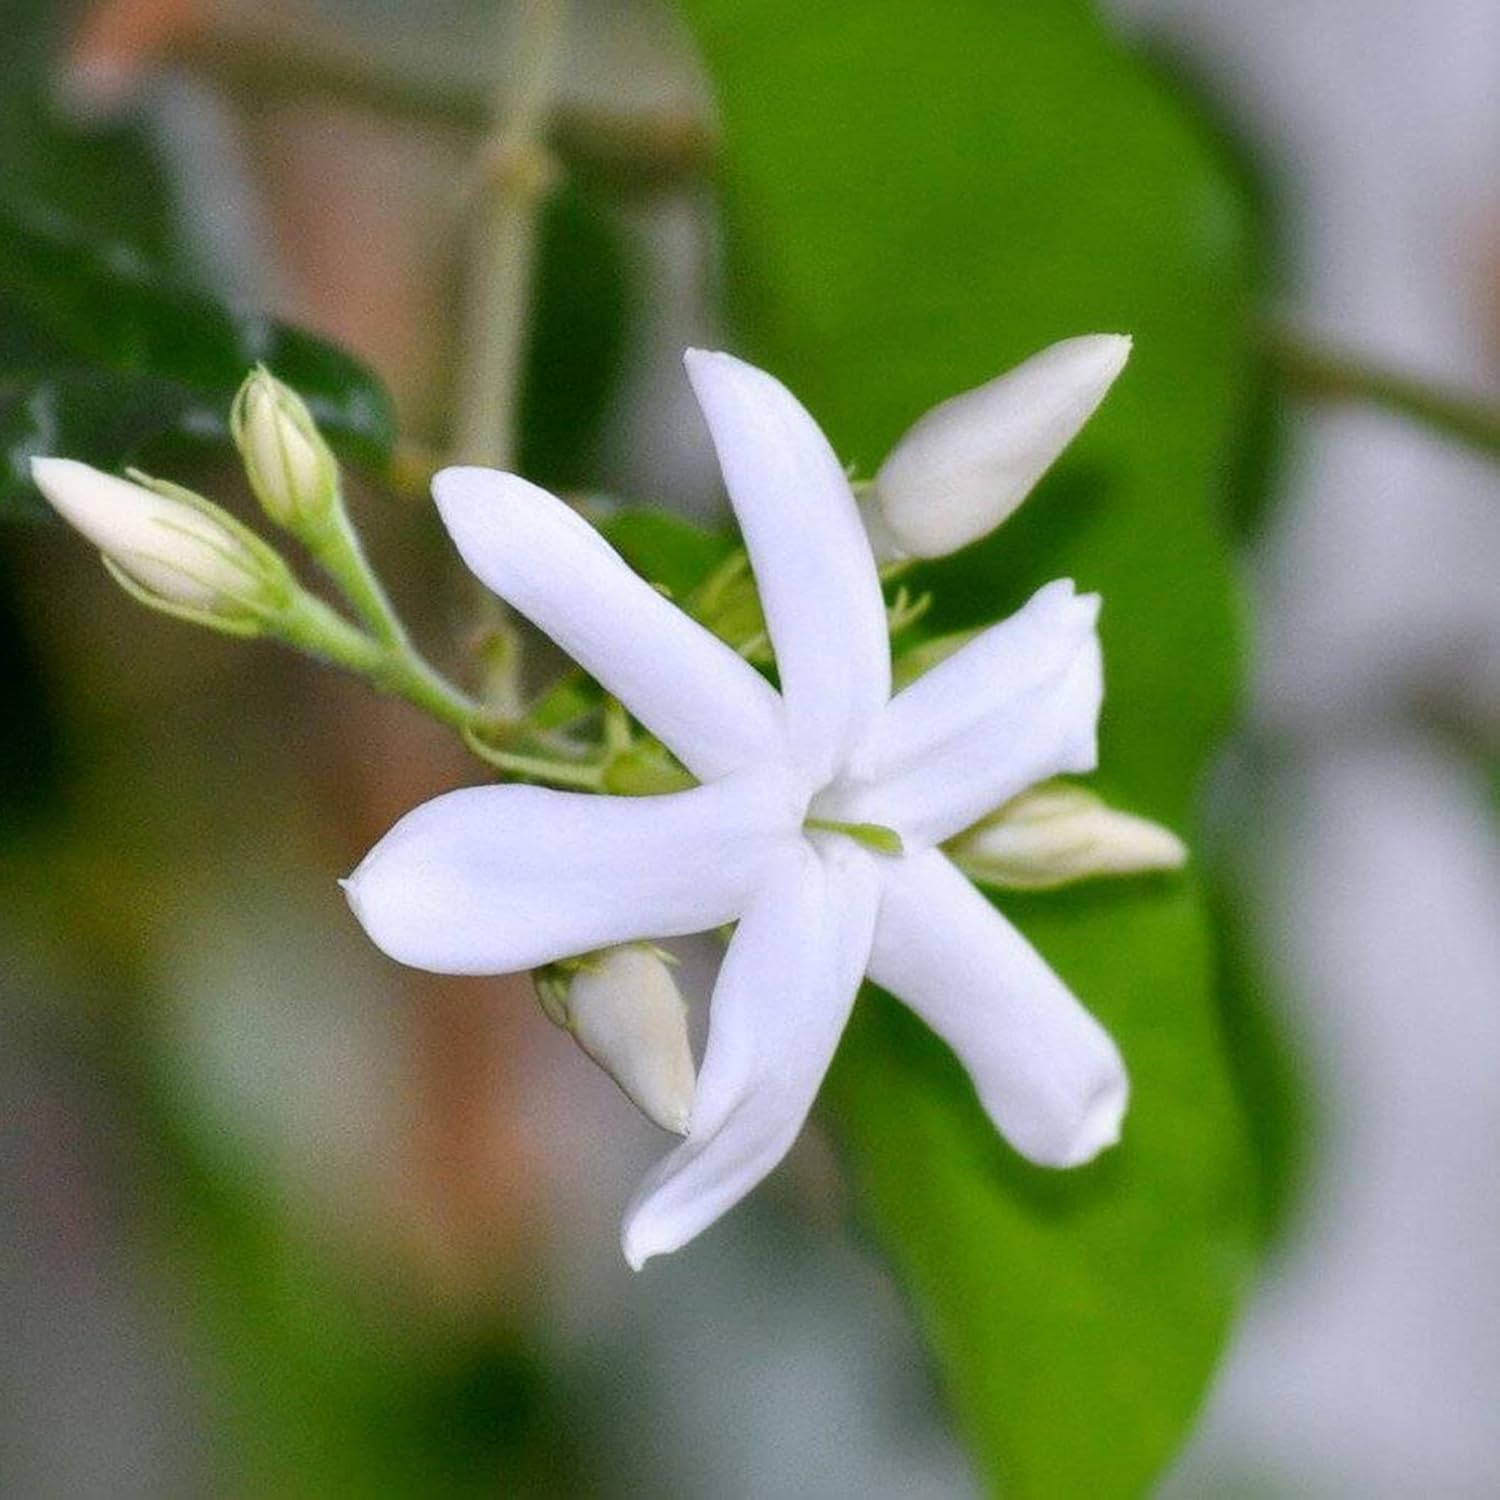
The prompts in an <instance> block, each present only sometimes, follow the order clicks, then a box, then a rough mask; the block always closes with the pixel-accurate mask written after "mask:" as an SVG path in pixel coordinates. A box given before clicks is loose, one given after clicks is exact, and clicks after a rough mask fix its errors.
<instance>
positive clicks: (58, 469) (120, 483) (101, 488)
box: [31, 458, 295, 635]
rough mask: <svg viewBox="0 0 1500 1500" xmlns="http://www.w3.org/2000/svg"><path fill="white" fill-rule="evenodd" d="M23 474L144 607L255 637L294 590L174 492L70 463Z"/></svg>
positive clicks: (265, 555) (266, 559)
mask: <svg viewBox="0 0 1500 1500" xmlns="http://www.w3.org/2000/svg"><path fill="white" fill-rule="evenodd" d="M31 473H32V478H33V479H34V480H35V481H36V486H37V488H38V489H39V490H40V491H41V492H42V494H43V495H44V496H45V497H46V499H47V501H48V503H49V504H50V505H51V506H52V508H53V509H54V510H55V511H56V512H57V513H58V515H59V516H61V517H62V518H63V520H65V521H66V522H67V523H68V524H69V525H70V526H72V527H73V528H74V530H76V531H78V532H80V533H81V534H82V535H83V536H84V537H86V538H87V539H88V540H89V541H90V542H92V543H93V544H94V546H96V547H97V548H98V549H99V551H100V553H101V554H102V556H103V558H104V562H105V565H106V567H108V568H109V570H110V572H111V573H112V574H113V576H114V577H115V579H116V580H117V581H118V582H119V584H120V585H121V587H122V588H124V589H125V590H126V591H127V592H128V593H130V594H131V595H132V597H134V598H135V599H137V600H139V601H140V602H141V603H142V604H145V605H146V606H148V607H149V608H152V609H156V610H159V611H161V612H162V613H165V614H171V615H176V616H178V617H179V618H184V619H188V620H192V621H194V622H195V623H197V624H201V625H208V626H211V627H213V628H215V629H218V630H223V631H226V632H229V633H231V634H236V635H254V634H258V633H259V632H260V631H261V630H262V629H263V628H264V627H265V625H266V622H267V621H268V619H270V618H271V617H273V616H274V615H276V614H277V613H278V612H279V611H281V610H282V609H284V608H285V606H286V604H287V601H288V600H289V599H290V598H291V596H292V594H293V593H294V591H295V584H294V582H293V580H292V577H291V574H290V572H289V571H288V569H287V567H286V564H285V563H284V562H283V561H282V560H281V558H280V557H278V556H277V555H276V553H275V552H274V551H272V549H271V548H269V547H268V546H266V544H265V543H264V542H262V541H261V540H260V539H259V538H258V537H256V536H255V535H254V533H253V532H250V531H248V530H247V529H246V528H245V527H243V526H242V525H240V523H239V522H238V521H236V520H235V519H234V517H233V516H231V515H229V514H228V513H227V512H225V511H222V510H220V509H219V507H218V506H216V505H213V504H211V503H210V502H209V501H207V500H205V499H204V498H203V497H202V496H201V495H195V494H194V493H193V492H192V491H191V490H186V489H183V488H182V487H181V486H180V485H174V484H169V483H167V482H166V481H165V480H156V479H149V478H147V477H146V476H145V475H142V474H132V477H131V478H130V479H120V478H118V477H116V476H115V475H113V474H106V473H103V472H102V471H101V470H99V469H95V468H92V467H90V466H89V465H88V464H84V463H79V462H77V461H76V460H74V459H70V458H34V459H32V461H31Z"/></svg>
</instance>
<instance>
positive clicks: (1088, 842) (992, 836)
mask: <svg viewBox="0 0 1500 1500" xmlns="http://www.w3.org/2000/svg"><path fill="white" fill-rule="evenodd" d="M948 853H949V854H950V855H952V857H953V859H954V862H955V863H956V864H957V865H958V866H959V868H960V869H962V870H963V871H964V873H965V874H966V875H968V876H969V877H970V878H971V879H973V880H977V881H979V882H980V883H981V884H985V885H996V886H1006V887H1010V888H1012V889H1020V890H1044V889H1047V888H1050V887H1053V886H1060V885H1070V884H1072V883H1073V882H1075V881H1080V880H1095V879H1098V878H1100V877H1104V876H1120V875H1145V874H1150V873H1152V872H1154V871H1162V870H1179V869H1181V868H1182V866H1183V865H1185V864H1186V863H1187V857H1188V850H1187V845H1186V844H1184V843H1183V842H1182V840H1181V839H1180V838H1178V837H1177V835H1176V834H1175V833H1173V832H1172V830H1171V829H1170V828H1163V827H1162V825H1161V824H1160V823H1153V822H1152V821H1151V820H1150V819H1149V818H1141V817H1137V816H1136V815H1135V814H1134V813H1127V812H1120V811H1119V810H1118V809H1116V808H1113V807H1110V806H1109V805H1108V803H1106V802H1105V801H1104V799H1103V798H1102V797H1099V796H1098V795H1096V794H1095V793H1094V792H1091V791H1089V790H1087V789H1086V788H1084V787H1081V786H1074V785H1072V784H1071V783H1069V782H1062V781H1052V782H1044V783H1043V784H1042V785H1041V786H1037V787H1033V788H1032V789H1031V790H1030V791H1029V792H1023V793H1022V794H1021V795H1020V796H1019V797H1015V798H1013V799H1012V800H1011V801H1009V802H1007V803H1006V804H1005V806H1004V807H1002V808H1000V809H999V811H997V812H994V813H991V814H990V816H989V817H987V818H985V819H984V820H983V821H982V822H979V823H977V824H975V825H974V827H973V828H970V829H968V830H967V831H966V832H964V833H962V834H960V835H959V836H958V838H956V839H954V840H953V841H952V843H950V844H949V845H948Z"/></svg>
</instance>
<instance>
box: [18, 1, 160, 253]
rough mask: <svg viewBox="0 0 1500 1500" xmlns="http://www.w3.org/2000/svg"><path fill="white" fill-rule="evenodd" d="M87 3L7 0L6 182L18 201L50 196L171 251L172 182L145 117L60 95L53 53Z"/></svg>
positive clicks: (75, 217)
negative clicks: (105, 118) (85, 117)
mask: <svg viewBox="0 0 1500 1500" xmlns="http://www.w3.org/2000/svg"><path fill="white" fill-rule="evenodd" d="M82 9H83V7H82V6H81V5H79V4H77V3H59V0H5V8H4V16H5V87H4V88H3V89H0V183H3V184H4V191H5V196H6V198H7V199H8V200H9V201H11V202H15V203H35V204H46V205H47V206H48V207H49V208H51V209H52V210H54V211H55V212H58V213H63V214H66V215H67V216H68V218H69V220H70V221H72V222H74V223H77V224H80V225H84V226H86V227H87V228H88V230H89V231H90V232H91V233H94V234H100V235H107V236H108V237H109V238H111V239H113V240H116V241H120V242H122V243H128V244H130V245H132V246H134V247H135V248H136V249H138V250H140V251H143V252H145V253H148V254H150V255H152V256H153V257H155V258H159V259H162V260H166V259H167V258H168V257H169V255H170V241H171V235H170V233H169V230H170V215H169V213H168V210H167V204H168V191H167V186H166V182H165V180H164V176H163V174H162V172H161V171H160V170H159V168H158V165H157V163H156V161H155V159H154V157H153V154H152V152H151V151H150V150H149V148H148V146H147V143H146V140H145V132H144V131H143V130H142V129H141V128H140V126H139V117H138V116H136V117H133V118H132V119H130V120H128V121H113V122H109V123H101V122H99V121H91V122H89V123H87V124H84V123H82V122H80V121H78V120H75V119H70V118H69V117H68V116H67V114H66V112H65V111H64V110H63V108H62V107H61V105H60V104H59V102H58V100H57V99H56V97H55V96H56V92H57V90H56V86H55V80H54V59H55V58H57V57H58V56H60V55H61V53H62V52H63V50H64V48H65V45H66V39H67V35H68V32H69V30H70V29H71V27H72V26H73V24H74V23H75V22H76V21H77V19H78V17H79V15H80V13H81V11H82Z"/></svg>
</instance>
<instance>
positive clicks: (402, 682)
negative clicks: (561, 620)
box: [266, 591, 484, 733]
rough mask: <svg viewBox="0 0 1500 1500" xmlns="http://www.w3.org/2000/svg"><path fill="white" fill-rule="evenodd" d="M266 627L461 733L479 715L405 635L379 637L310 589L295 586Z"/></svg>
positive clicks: (475, 706) (475, 705) (478, 708)
mask: <svg viewBox="0 0 1500 1500" xmlns="http://www.w3.org/2000/svg"><path fill="white" fill-rule="evenodd" d="M266 628H267V632H268V633H269V634H272V635H275V636H277V637H278V638H279V639H280V640H282V641H284V642H285V643H286V644H287V645H289V646H292V647H294V648H295V649H296V650H298V651H301V652H303V653H304V654H306V655H308V656H313V657H316V658H317V659H318V660H320V661H325V662H329V663H331V664H332V665H334V666H338V667H343V668H344V669H345V671H348V672H352V673H353V674H354V675H355V676H356V677H362V678H364V679H365V681H366V682H368V683H370V684H371V686H372V687H375V688H377V689H379V690H380V691H381V692H383V693H389V694H390V695H391V696H392V697H394V698H403V699H405V700H406V702H408V703H410V704H411V705H412V706H413V707H414V708H419V709H421V711H422V712H423V713H425V714H427V715H429V716H430V717H431V718H434V719H436V720H437V721H438V722H439V723H440V724H446V725H447V726H448V727H449V728H450V729H456V730H458V731H459V732H460V733H462V732H463V731H464V730H465V729H467V728H468V727H469V726H471V725H472V724H474V723H475V721H476V720H478V719H479V718H480V717H481V716H482V715H483V712H484V711H483V709H482V708H481V706H480V705H479V704H478V703H476V702H475V701H474V700H473V699H472V698H470V697H469V696H468V695H467V694H466V693H463V692H461V691H460V690H459V689H458V688H456V687H454V685H453V684H452V683H451V682H449V681H448V680H447V678H445V677H444V676H443V675H442V674H441V673H440V672H438V671H437V669H436V668H434V667H433V666H431V665H430V664H429V663H427V662H426V661H424V660H423V659H422V657H420V656H419V655H418V654H417V653H416V652H415V651H414V650H412V648H411V646H410V644H408V643H407V642H406V641H405V637H404V634H403V637H402V640H401V641H400V642H399V643H391V642H388V641H383V640H378V639H376V638H375V637H374V636H372V635H368V634H366V633H365V632H364V631H363V630H360V629H358V628H357V627H356V626H354V625H351V624H350V623H349V622H348V621H347V620H346V619H344V618H343V616H342V615H340V614H338V613H337V612H336V611H334V610H332V609H330V608H329V607H328V606H327V605H326V604H324V603H323V601H322V600H321V599H317V598H315V597H314V596H313V595H311V594H308V593H303V592H300V591H299V592H298V594H297V595H296V596H295V598H294V599H293V600H292V603H291V604H290V606H289V607H288V608H287V609H286V610H284V611H282V612H281V613H280V614H278V615H277V616H276V617H275V618H274V619H273V620H271V621H269V622H268V624H267V627H266Z"/></svg>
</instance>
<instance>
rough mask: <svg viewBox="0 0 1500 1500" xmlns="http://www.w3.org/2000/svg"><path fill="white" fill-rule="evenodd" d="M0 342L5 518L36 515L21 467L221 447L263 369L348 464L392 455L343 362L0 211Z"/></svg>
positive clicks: (372, 406) (299, 337) (385, 418)
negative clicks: (254, 375) (198, 445)
mask: <svg viewBox="0 0 1500 1500" xmlns="http://www.w3.org/2000/svg"><path fill="white" fill-rule="evenodd" d="M0 329H3V332H0V517H3V516H5V515H7V514H10V515H14V514H18V513H23V512H24V511H25V510H27V509H28V508H29V509H33V510H34V509H35V508H36V504H37V502H36V498H35V495H34V493H33V491H32V489H31V485H30V479H29V476H28V475H27V472H26V462H27V460H28V459H29V458H31V457H32V456H33V455H35V454H37V453H60V454H64V455H66V456H68V457H70V458H80V459H85V460H87V461H89V462H92V463H96V464H99V465H101V466H106V467H111V468H114V467H118V466H119V465H121V464H122V463H125V462H126V461H130V460H134V459H137V458H138V457H140V456H141V455H142V454H143V453H144V452H145V451H146V450H148V449H149V448H150V446H151V445H152V444H154V443H158V442H160V441H161V440H163V439H165V438H169V437H175V438H186V439H192V440H216V441H222V440H224V439H225V438H227V418H228V414H229V404H230V401H231V400H232V398H233V396H234V392H235V390H236V388H237V387H238V385H239V383H240V381H241V380H243V379H244V377H245V373H246V371H247V370H249V369H250V367H251V366H252V365H254V364H256V363H258V362H259V363H263V364H266V365H268V366H269V367H270V368H271V369H272V370H273V371H274V372H275V373H276V374H278V375H279V376H281V377H282V379H284V380H286V381H287V382H288V383H289V384H291V385H292V386H294V387H295V388H296V389H297V390H298V391H300V392H301V393H302V394H303V395H304V396H305V397H306V398H307V400H308V403H309V405H310V406H311V407H312V409H313V412H314V414H315V415H316V416H317V418H318V421H319V423H320V424H321V425H322V427H323V429H324V431H325V432H326V433H327V434H328V436H329V437H330V439H331V440H332V441H333V443H334V445H335V446H336V447H339V448H341V449H342V450H343V451H344V452H345V453H346V454H348V455H349V456H350V457H352V458H354V459H356V460H357V461H360V462H365V463H369V464H372V465H377V466H378V465H381V464H383V463H384V462H386V461H387V460H388V458H389V456H390V448H391V444H392V442H393V439H394V433H393V426H392V417H391V410H390V403H389V401H388V400H387V398H386V395H385V392H384V390H383V388H382V387H381V385H380V384H379V382H378V381H377V380H376V379H375V378H374V377H373V376H372V375H371V374H370V373H369V372H368V371H366V370H365V369H364V368H363V367H362V366H361V365H360V364H359V363H358V362H357V361H355V360H354V359H353V358H351V357H350V356H349V355H346V354H344V353H342V352H341V351H340V350H338V349H335V348H334V347H333V346H332V345H330V344H327V343H324V342H323V341H322V340H321V339H317V338H315V337H313V336H312V335H311V334H307V333H303V332H300V331H299V330H297V329H295V328H290V327H288V326H286V325H285V324H282V323H277V322H275V321H274V320H272V319H270V318H266V317H263V316H261V315H259V314H255V313H239V312H236V311H233V310H231V309H230V308H227V307H225V306H224V305H222V304H221V303H219V302H217V301H215V300H214V299H213V298H211V297H208V296H205V295H203V294H201V293H198V292H195V291H191V290H188V289H186V288H184V287H181V286H178V285H175V284H173V283H172V282H170V281H169V280H166V279H164V278H162V277H160V276H159V275H158V274H157V273H156V272H155V271H154V270H153V268H152V267H151V266H150V265H148V264H147V263H146V262H145V261H144V260H143V259H142V258H141V257H140V256H138V255H136V254H135V253H134V252H132V251H129V250H126V249H124V248H123V247H121V246H118V245H109V244H106V245H96V244H95V243H93V242H92V241H90V240H89V239H87V238H85V237H84V236H82V235H81V234H79V233H77V232H76V231H75V230H73V229H72V228H71V227H70V226H68V225H65V224H63V223H61V222H60V221H58V220H56V219H55V218H53V217H52V216H50V215H45V214H41V213H37V212H24V213H23V212H16V211H14V210H12V211H5V210H3V209H0Z"/></svg>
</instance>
